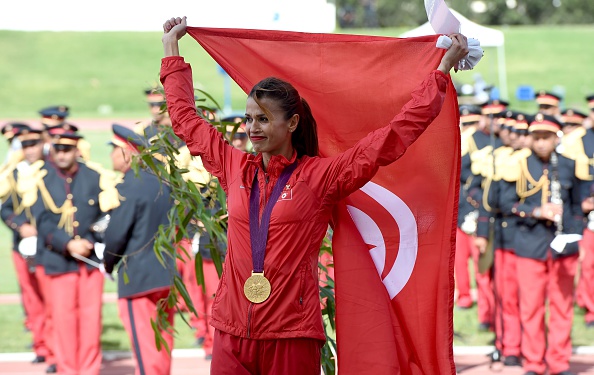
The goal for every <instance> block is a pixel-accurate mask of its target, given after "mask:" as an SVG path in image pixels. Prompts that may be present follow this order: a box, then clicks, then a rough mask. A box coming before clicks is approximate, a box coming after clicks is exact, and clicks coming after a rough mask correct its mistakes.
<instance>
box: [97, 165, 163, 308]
mask: <svg viewBox="0 0 594 375" xmlns="http://www.w3.org/2000/svg"><path fill="white" fill-rule="evenodd" d="M118 191H119V194H120V195H121V196H122V197H123V201H122V202H121V204H120V206H119V207H117V208H115V209H114V210H113V211H112V212H111V220H110V222H109V225H108V227H107V230H106V232H105V253H104V254H105V255H104V262H105V270H106V271H107V272H109V273H111V272H112V271H113V269H114V267H116V265H118V264H119V268H118V296H119V298H133V297H139V296H142V295H145V294H147V293H151V292H154V291H156V290H161V289H164V288H169V286H170V285H171V283H172V282H173V276H172V275H173V272H174V261H173V260H172V259H171V258H170V257H167V256H165V257H163V259H164V261H165V262H166V264H167V269H166V268H164V267H163V265H162V264H161V263H159V260H158V259H157V255H156V254H155V251H154V246H155V238H156V236H157V232H158V230H159V226H160V225H165V226H166V225H168V223H169V220H168V217H167V214H168V212H169V210H170V209H171V207H172V205H173V202H172V200H171V197H170V190H169V188H168V187H167V186H166V185H165V184H160V183H159V180H158V179H157V177H155V176H154V175H152V174H150V173H148V172H146V171H142V170H141V171H139V172H138V176H136V175H135V174H134V171H132V170H129V171H128V172H126V174H125V175H124V182H123V183H121V184H120V185H118ZM122 256H126V259H125V261H122ZM124 274H127V279H128V280H127V283H125V282H124Z"/></svg>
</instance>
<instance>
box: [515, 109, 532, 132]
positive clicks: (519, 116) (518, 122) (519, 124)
mask: <svg viewBox="0 0 594 375" xmlns="http://www.w3.org/2000/svg"><path fill="white" fill-rule="evenodd" d="M514 118H515V122H514V126H513V128H512V131H513V132H514V133H517V134H528V123H529V121H530V120H531V119H529V118H528V115H526V114H525V113H521V112H514Z"/></svg>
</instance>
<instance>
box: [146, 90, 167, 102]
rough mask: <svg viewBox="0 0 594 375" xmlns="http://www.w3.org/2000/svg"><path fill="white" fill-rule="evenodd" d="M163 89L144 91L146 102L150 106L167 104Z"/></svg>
mask: <svg viewBox="0 0 594 375" xmlns="http://www.w3.org/2000/svg"><path fill="white" fill-rule="evenodd" d="M162 90H163V89H162V88H159V87H151V88H148V89H145V90H144V94H145V95H146V102H147V103H149V104H150V105H154V106H161V105H163V104H164V103H165V95H164V94H163V91H162Z"/></svg>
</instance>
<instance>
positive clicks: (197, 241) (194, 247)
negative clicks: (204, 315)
mask: <svg viewBox="0 0 594 375" xmlns="http://www.w3.org/2000/svg"><path fill="white" fill-rule="evenodd" d="M199 249H200V233H196V234H194V237H193V238H192V254H194V255H196V254H198V251H199Z"/></svg>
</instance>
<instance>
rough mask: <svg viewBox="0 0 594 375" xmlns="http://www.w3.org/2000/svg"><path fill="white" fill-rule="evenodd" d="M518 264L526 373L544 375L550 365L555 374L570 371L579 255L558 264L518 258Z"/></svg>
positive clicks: (549, 260) (564, 258) (548, 260)
mask: <svg viewBox="0 0 594 375" xmlns="http://www.w3.org/2000/svg"><path fill="white" fill-rule="evenodd" d="M516 261H517V262H516V265H517V275H518V284H519V295H520V317H521V319H522V355H523V356H524V370H525V371H535V372H537V373H539V374H542V373H544V372H545V370H546V367H547V365H548V367H549V371H550V372H551V373H558V372H561V371H565V370H568V369H569V358H570V357H571V336H570V334H571V325H572V321H573V283H574V277H575V272H576V267H577V255H576V256H570V257H563V258H558V259H556V260H553V259H552V258H551V257H550V256H549V258H548V259H547V260H545V261H541V260H536V259H530V258H522V257H517V258H516ZM547 297H548V298H547ZM547 299H548V306H549V322H548V323H549V324H548V327H547V328H548V330H547V331H548V334H547V333H545V332H547V331H545V304H546V302H547ZM547 344H548V345H547ZM545 361H546V364H545Z"/></svg>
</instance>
